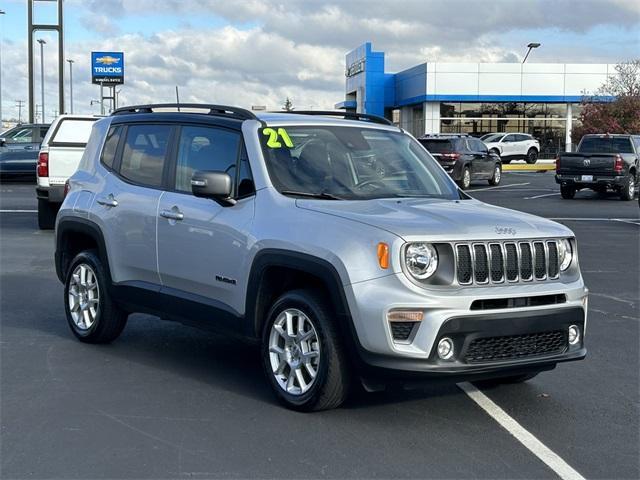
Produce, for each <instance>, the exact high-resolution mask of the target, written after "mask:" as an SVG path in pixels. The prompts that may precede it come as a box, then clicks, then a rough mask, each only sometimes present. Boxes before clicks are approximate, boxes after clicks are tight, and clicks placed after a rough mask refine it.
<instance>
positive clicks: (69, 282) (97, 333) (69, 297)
mask: <svg viewBox="0 0 640 480" xmlns="http://www.w3.org/2000/svg"><path fill="white" fill-rule="evenodd" d="M108 278H109V277H108V276H107V274H106V271H105V268H104V266H103V265H102V262H101V261H100V259H99V258H98V255H97V254H96V252H95V251H94V250H87V251H84V252H80V253H79V254H78V255H76V257H75V258H74V259H73V261H72V262H71V265H70V266H69V270H68V271H67V276H66V279H65V283H64V309H65V313H66V314H67V322H68V324H69V328H71V331H72V332H73V334H74V335H75V336H76V338H77V339H78V340H80V341H81V342H85V343H109V342H112V341H113V340H115V339H116V338H118V336H119V335H120V333H122V329H123V328H124V326H125V325H126V323H127V316H128V315H127V313H126V312H125V311H124V310H122V309H121V308H120V307H118V306H117V305H116V304H115V303H114V302H113V300H112V299H111V295H110V294H109V283H108V282H109V280H108Z"/></svg>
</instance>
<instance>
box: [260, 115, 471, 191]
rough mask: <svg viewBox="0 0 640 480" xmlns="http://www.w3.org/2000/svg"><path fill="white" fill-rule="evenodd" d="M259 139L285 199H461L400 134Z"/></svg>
mask: <svg viewBox="0 0 640 480" xmlns="http://www.w3.org/2000/svg"><path fill="white" fill-rule="evenodd" d="M259 135H260V141H261V143H262V149H263V152H264V157H265V161H266V164H267V169H268V171H269V176H270V178H271V181H272V182H273V184H274V186H275V187H276V188H277V189H278V191H280V192H281V193H283V194H285V195H291V196H302V197H314V196H315V197H318V198H333V199H340V200H364V199H371V198H389V197H433V198H446V199H459V198H460V194H459V193H458V190H457V188H456V186H455V184H453V182H452V181H451V180H450V179H449V177H448V175H447V174H446V173H444V172H443V171H442V169H441V168H440V167H439V166H438V164H437V163H436V161H435V160H434V159H433V157H432V156H431V155H429V153H428V152H427V151H426V150H425V149H424V148H422V147H421V146H420V145H419V144H418V143H417V142H416V141H415V140H413V139H412V138H411V137H410V136H408V135H406V134H403V133H400V132H391V131H386V130H378V129H371V128H359V127H333V126H308V127H307V126H304V127H303V126H296V127H286V129H285V128H264V129H262V130H261V131H260V133H259Z"/></svg>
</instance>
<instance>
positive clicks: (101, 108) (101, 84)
mask: <svg viewBox="0 0 640 480" xmlns="http://www.w3.org/2000/svg"><path fill="white" fill-rule="evenodd" d="M100 115H104V85H103V83H102V82H100Z"/></svg>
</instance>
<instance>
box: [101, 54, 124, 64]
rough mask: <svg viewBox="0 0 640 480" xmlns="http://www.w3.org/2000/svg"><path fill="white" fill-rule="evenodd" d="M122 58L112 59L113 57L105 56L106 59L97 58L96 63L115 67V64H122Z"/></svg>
mask: <svg viewBox="0 0 640 480" xmlns="http://www.w3.org/2000/svg"><path fill="white" fill-rule="evenodd" d="M120 60H121V59H120V58H116V57H112V56H111V55H105V56H104V57H97V58H96V63H102V64H103V65H113V64H114V63H120Z"/></svg>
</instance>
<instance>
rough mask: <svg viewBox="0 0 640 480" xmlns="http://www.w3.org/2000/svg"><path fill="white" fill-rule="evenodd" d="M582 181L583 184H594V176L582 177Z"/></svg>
mask: <svg viewBox="0 0 640 480" xmlns="http://www.w3.org/2000/svg"><path fill="white" fill-rule="evenodd" d="M580 181H581V182H593V175H581V176H580Z"/></svg>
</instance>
